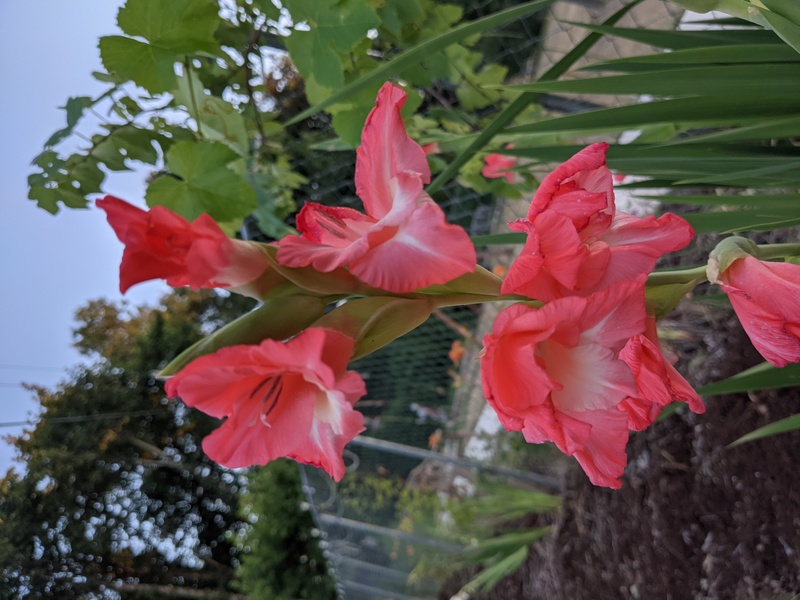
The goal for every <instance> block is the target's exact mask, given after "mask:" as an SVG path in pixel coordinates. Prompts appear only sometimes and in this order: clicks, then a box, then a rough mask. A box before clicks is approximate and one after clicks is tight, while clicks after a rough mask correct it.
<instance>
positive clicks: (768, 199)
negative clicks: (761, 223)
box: [636, 194, 800, 208]
mask: <svg viewBox="0 0 800 600" xmlns="http://www.w3.org/2000/svg"><path fill="white" fill-rule="evenodd" d="M636 196H637V197H638V198H642V199H643V200H660V201H662V202H670V203H674V204H701V205H711V206H751V207H763V208H783V207H785V206H789V207H800V194H755V195H752V196H749V195H746V194H738V195H735V196H717V195H716V194H691V195H671V196H669V197H664V196H650V195H639V194H636Z"/></svg>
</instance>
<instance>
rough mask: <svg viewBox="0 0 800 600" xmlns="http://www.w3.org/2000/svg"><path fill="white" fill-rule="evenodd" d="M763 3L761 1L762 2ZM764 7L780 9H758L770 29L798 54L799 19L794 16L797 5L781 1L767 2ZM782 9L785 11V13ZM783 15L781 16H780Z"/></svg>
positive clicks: (799, 47)
mask: <svg viewBox="0 0 800 600" xmlns="http://www.w3.org/2000/svg"><path fill="white" fill-rule="evenodd" d="M762 1H763V0H762ZM764 5H765V6H768V7H770V6H772V7H776V8H777V9H780V10H781V12H778V11H777V10H766V9H764V8H761V7H758V10H759V11H760V13H761V15H762V16H763V17H764V18H765V19H766V20H767V22H768V23H769V26H770V28H771V29H772V30H773V31H774V32H775V33H777V34H778V35H779V36H780V37H781V39H782V40H783V41H784V42H786V43H787V44H789V45H790V46H791V47H792V48H794V50H795V51H796V52H800V18H798V17H797V15H796V14H795V13H796V12H797V5H794V6H792V5H788V4H784V1H783V0H767V1H766V2H764ZM783 9H786V10H785V11H784V10H783ZM781 13H783V14H781Z"/></svg>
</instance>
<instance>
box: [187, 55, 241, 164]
mask: <svg viewBox="0 0 800 600" xmlns="http://www.w3.org/2000/svg"><path fill="white" fill-rule="evenodd" d="M174 96H175V101H176V102H177V103H178V104H182V105H183V106H185V107H186V110H187V111H188V112H189V114H190V115H191V116H192V117H193V118H194V119H195V121H196V122H197V123H198V126H197V129H198V133H199V134H200V136H201V137H203V138H204V139H207V140H210V141H212V142H222V143H223V144H225V145H226V146H228V147H229V148H230V149H231V150H233V151H234V152H236V153H237V154H238V155H239V156H241V157H244V158H246V157H247V156H249V154H250V138H249V136H248V135H247V128H246V127H245V123H244V118H243V117H242V115H241V113H239V111H238V110H236V108H234V106H233V105H232V104H231V103H230V102H226V101H225V100H223V99H222V98H219V97H217V96H212V95H209V94H206V93H205V91H204V90H203V84H202V83H201V82H200V80H199V79H198V78H197V75H196V73H195V71H194V70H192V71H190V73H189V75H188V76H186V75H184V76H182V77H179V78H178V87H177V90H175V92H174Z"/></svg>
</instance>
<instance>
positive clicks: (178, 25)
mask: <svg viewBox="0 0 800 600" xmlns="http://www.w3.org/2000/svg"><path fill="white" fill-rule="evenodd" d="M217 10H218V7H217V3H216V2H213V0H170V2H162V1H161V0H128V1H127V2H126V3H125V5H124V6H123V7H122V8H121V9H120V11H119V13H118V15H117V23H118V24H119V27H120V29H122V31H123V32H124V33H126V34H127V35H129V36H137V37H141V38H144V39H145V40H146V41H145V42H142V41H139V40H137V39H133V38H131V37H124V36H119V35H112V36H106V37H102V38H100V44H99V47H100V58H101V59H102V61H103V65H104V66H105V68H106V70H107V71H108V72H109V73H110V74H112V75H114V76H115V77H116V78H117V79H118V80H119V81H133V82H134V83H136V84H137V85H140V86H142V87H143V88H145V89H146V90H147V91H149V92H151V93H160V92H166V91H169V90H171V89H172V88H174V87H175V68H174V65H175V63H176V62H178V61H181V60H183V58H184V56H186V55H191V54H211V55H216V54H217V53H218V52H219V44H218V43H217V42H216V40H215V39H214V32H215V31H216V29H217V26H218V25H219V17H218V15H217Z"/></svg>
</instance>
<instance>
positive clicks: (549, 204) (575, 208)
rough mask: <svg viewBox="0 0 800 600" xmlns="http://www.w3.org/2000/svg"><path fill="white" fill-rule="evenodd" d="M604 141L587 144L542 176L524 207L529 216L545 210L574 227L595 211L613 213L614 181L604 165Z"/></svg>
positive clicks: (583, 224)
mask: <svg viewBox="0 0 800 600" xmlns="http://www.w3.org/2000/svg"><path fill="white" fill-rule="evenodd" d="M607 150H608V144H606V143H603V142H600V143H597V144H592V145H590V146H587V147H586V148H584V149H583V150H581V151H580V152H578V153H577V154H576V155H575V156H573V157H572V158H570V159H569V160H568V161H566V162H565V163H563V164H561V165H560V166H559V167H557V168H556V169H555V170H554V171H552V172H551V173H550V174H549V175H548V176H547V177H545V178H544V180H543V181H542V183H541V185H540V186H539V189H538V190H537V191H536V194H535V195H534V197H533V200H532V201H531V205H530V208H529V209H528V218H529V219H530V220H532V221H533V220H534V219H536V217H537V216H538V215H539V214H540V213H542V212H544V211H545V210H552V211H555V212H557V213H559V214H562V215H564V216H566V217H568V218H569V219H570V220H571V221H572V222H573V223H574V225H575V228H576V229H577V230H578V231H581V230H583V229H584V228H586V227H587V226H588V225H589V224H590V222H591V221H592V218H593V217H594V216H595V215H598V214H599V213H604V214H605V215H608V216H613V214H614V182H613V180H612V177H611V171H609V170H608V167H606V151H607Z"/></svg>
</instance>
